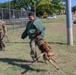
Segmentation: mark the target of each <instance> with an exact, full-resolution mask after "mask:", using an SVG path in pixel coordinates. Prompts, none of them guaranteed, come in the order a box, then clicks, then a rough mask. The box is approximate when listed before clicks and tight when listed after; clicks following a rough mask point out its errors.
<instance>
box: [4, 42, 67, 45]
mask: <svg viewBox="0 0 76 75" xmlns="http://www.w3.org/2000/svg"><path fill="white" fill-rule="evenodd" d="M5 43H27V44H28V43H29V42H5ZM48 43H49V44H60V45H67V43H62V42H48Z"/></svg>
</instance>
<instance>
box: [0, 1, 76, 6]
mask: <svg viewBox="0 0 76 75" xmlns="http://www.w3.org/2000/svg"><path fill="white" fill-rule="evenodd" d="M7 1H11V0H0V3H3V2H7ZM71 1H72V2H71V4H72V6H76V0H71Z"/></svg>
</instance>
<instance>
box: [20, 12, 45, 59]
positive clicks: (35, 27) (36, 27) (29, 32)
mask: <svg viewBox="0 0 76 75" xmlns="http://www.w3.org/2000/svg"><path fill="white" fill-rule="evenodd" d="M28 17H29V20H30V21H29V22H28V23H27V26H26V29H25V30H24V32H23V33H22V36H21V38H22V39H24V38H26V37H27V36H29V39H30V48H31V52H30V55H31V57H32V59H33V60H35V59H36V57H37V52H36V50H35V46H36V45H37V44H36V37H34V36H33V35H34V33H35V32H36V31H39V32H41V37H42V38H43V37H44V31H45V27H44V25H43V24H42V22H40V21H39V19H37V18H35V16H34V14H33V13H29V15H28Z"/></svg>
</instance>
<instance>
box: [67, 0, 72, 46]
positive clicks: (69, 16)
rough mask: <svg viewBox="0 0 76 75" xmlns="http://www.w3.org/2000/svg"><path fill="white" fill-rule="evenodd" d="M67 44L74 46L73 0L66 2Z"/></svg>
mask: <svg viewBox="0 0 76 75" xmlns="http://www.w3.org/2000/svg"><path fill="white" fill-rule="evenodd" d="M66 24H67V44H68V45H73V31H72V10H71V0H66Z"/></svg>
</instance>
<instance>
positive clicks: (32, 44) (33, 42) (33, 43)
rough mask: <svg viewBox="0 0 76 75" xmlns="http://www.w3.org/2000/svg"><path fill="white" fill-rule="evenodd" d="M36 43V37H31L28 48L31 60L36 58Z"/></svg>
mask: <svg viewBox="0 0 76 75" xmlns="http://www.w3.org/2000/svg"><path fill="white" fill-rule="evenodd" d="M36 45H37V44H36V39H33V40H31V41H30V48H31V51H30V55H31V57H32V59H33V60H36V58H37V51H36Z"/></svg>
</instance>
